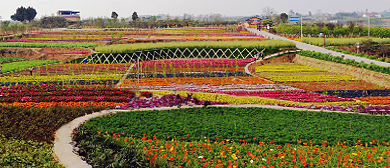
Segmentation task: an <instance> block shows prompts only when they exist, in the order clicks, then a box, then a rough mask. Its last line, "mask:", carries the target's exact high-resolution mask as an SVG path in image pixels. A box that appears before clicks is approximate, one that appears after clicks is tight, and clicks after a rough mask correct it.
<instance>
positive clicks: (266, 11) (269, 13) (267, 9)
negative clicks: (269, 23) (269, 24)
mask: <svg viewBox="0 0 390 168" xmlns="http://www.w3.org/2000/svg"><path fill="white" fill-rule="evenodd" d="M263 13H264V14H265V16H266V17H267V18H268V19H272V16H273V15H274V14H275V13H276V11H275V9H274V8H272V7H269V6H266V7H263Z"/></svg>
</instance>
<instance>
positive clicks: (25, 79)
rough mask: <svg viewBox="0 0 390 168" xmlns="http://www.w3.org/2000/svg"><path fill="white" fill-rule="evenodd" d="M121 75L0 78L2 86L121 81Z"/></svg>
mask: <svg viewBox="0 0 390 168" xmlns="http://www.w3.org/2000/svg"><path fill="white" fill-rule="evenodd" d="M121 77H122V75H121V74H107V75H60V76H4V77H0V85H1V84H4V83H6V82H34V81H35V82H39V81H70V80H112V79H116V80H119V79H120V78H121Z"/></svg>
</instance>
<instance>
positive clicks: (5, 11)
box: [0, 0, 390, 20]
mask: <svg viewBox="0 0 390 168" xmlns="http://www.w3.org/2000/svg"><path fill="white" fill-rule="evenodd" d="M20 6H24V7H28V6H31V7H33V8H34V9H36V11H37V13H38V14H37V16H36V18H41V17H42V16H45V15H47V16H50V15H52V14H56V12H57V10H59V9H67V10H77V11H80V15H81V18H82V19H87V18H97V17H110V16H111V12H113V11H115V12H116V13H117V14H118V15H119V18H123V17H131V15H132V13H133V12H134V11H136V12H137V13H138V15H158V14H169V15H171V16H174V15H176V16H183V14H184V13H187V14H193V15H200V14H221V15H223V16H253V15H261V14H262V13H263V12H262V8H263V7H266V6H269V7H271V8H273V9H275V10H276V12H277V13H283V12H285V13H288V12H289V11H290V9H293V10H294V12H298V13H302V14H308V13H309V11H311V12H312V13H313V14H315V13H317V12H318V11H321V12H323V13H326V12H327V13H337V12H354V11H365V10H366V9H368V11H369V12H382V11H384V10H388V11H390V0H0V16H1V17H2V19H1V20H10V17H11V15H13V14H14V13H15V12H16V9H17V8H18V7H20Z"/></svg>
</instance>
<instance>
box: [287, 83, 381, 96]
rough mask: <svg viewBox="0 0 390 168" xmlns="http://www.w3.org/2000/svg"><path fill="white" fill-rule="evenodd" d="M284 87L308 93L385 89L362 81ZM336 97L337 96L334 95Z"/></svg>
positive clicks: (298, 84)
mask: <svg viewBox="0 0 390 168" xmlns="http://www.w3.org/2000/svg"><path fill="white" fill-rule="evenodd" d="M283 84H284V85H287V86H292V87H296V88H300V89H304V90H309V91H326V90H367V89H386V88H385V87H380V86H378V85H375V84H373V83H368V82H365V81H363V80H359V81H325V82H313V81H305V82H284V83H283ZM336 96H337V95H336Z"/></svg>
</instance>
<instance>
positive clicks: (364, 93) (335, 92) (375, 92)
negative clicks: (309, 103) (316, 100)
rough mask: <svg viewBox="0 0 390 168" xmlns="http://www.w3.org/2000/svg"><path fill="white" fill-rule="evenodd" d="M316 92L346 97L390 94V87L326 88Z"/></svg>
mask: <svg viewBox="0 0 390 168" xmlns="http://www.w3.org/2000/svg"><path fill="white" fill-rule="evenodd" d="M316 93H320V94H324V95H334V96H338V97H345V98H354V97H377V96H390V90H389V89H372V90H371V89H369V90H326V91H316Z"/></svg>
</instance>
